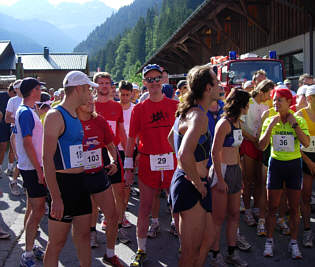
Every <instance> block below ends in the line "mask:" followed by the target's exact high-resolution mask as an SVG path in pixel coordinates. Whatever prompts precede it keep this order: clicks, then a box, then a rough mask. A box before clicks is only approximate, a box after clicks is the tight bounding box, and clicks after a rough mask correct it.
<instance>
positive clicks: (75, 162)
mask: <svg viewBox="0 0 315 267" xmlns="http://www.w3.org/2000/svg"><path fill="white" fill-rule="evenodd" d="M70 164H71V168H79V167H83V166H84V158H83V146H82V145H73V146H70Z"/></svg>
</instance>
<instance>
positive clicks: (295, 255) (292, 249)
mask: <svg viewBox="0 0 315 267" xmlns="http://www.w3.org/2000/svg"><path fill="white" fill-rule="evenodd" d="M288 250H289V253H291V257H292V259H294V260H297V259H302V258H303V257H302V253H301V251H300V249H299V245H298V244H297V243H296V242H294V243H293V242H290V243H289V247H288Z"/></svg>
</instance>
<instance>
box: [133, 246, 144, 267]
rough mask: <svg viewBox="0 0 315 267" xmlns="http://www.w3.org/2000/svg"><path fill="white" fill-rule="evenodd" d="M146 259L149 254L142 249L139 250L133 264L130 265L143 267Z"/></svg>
mask: <svg viewBox="0 0 315 267" xmlns="http://www.w3.org/2000/svg"><path fill="white" fill-rule="evenodd" d="M146 257H147V253H145V252H144V251H143V250H141V249H138V250H137V252H136V255H135V256H134V258H133V260H132V262H131V263H130V267H141V266H142V264H143V262H144V261H145V258H146Z"/></svg>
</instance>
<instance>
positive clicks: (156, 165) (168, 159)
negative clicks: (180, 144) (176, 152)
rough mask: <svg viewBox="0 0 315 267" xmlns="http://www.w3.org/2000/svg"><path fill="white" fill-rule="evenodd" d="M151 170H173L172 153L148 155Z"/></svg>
mask: <svg viewBox="0 0 315 267" xmlns="http://www.w3.org/2000/svg"><path fill="white" fill-rule="evenodd" d="M150 167H151V171H169V170H174V158H173V153H168V154H161V155H150Z"/></svg>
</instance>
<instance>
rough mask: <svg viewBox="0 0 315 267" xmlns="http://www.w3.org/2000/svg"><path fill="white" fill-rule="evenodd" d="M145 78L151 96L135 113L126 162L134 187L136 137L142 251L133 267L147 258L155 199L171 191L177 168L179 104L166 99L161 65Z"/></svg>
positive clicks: (149, 68) (151, 67) (148, 71)
mask: <svg viewBox="0 0 315 267" xmlns="http://www.w3.org/2000/svg"><path fill="white" fill-rule="evenodd" d="M142 78H143V80H142V82H143V84H144V86H146V87H147V88H148V90H149V94H150V96H149V98H148V99H146V100H145V101H143V102H142V103H139V104H137V105H136V106H135V107H134V109H133V111H132V113H131V120H130V129H129V136H128V142H127V147H126V150H125V151H126V158H125V162H124V168H125V180H126V184H127V185H131V184H132V182H133V173H132V170H133V167H134V164H133V158H132V155H133V149H134V146H135V142H136V138H139V146H138V151H139V153H140V158H139V166H138V177H139V181H138V182H139V190H140V206H139V213H138V222H137V242H138V251H137V253H136V255H135V259H134V260H133V262H132V263H131V265H130V266H141V265H142V262H143V261H144V259H145V257H146V239H147V231H148V228H149V215H150V212H151V209H152V202H153V198H154V196H155V195H156V194H158V193H159V192H160V190H161V189H166V190H168V189H169V186H170V183H171V179H172V176H173V172H174V168H175V166H176V158H175V155H174V153H173V150H172V148H171V146H170V144H169V143H168V141H167V136H168V134H169V132H170V130H171V129H172V126H173V124H174V120H175V112H176V109H177V103H178V102H177V101H175V100H172V99H169V98H166V97H164V96H163V94H162V70H161V68H160V66H158V65H156V64H153V65H147V66H146V67H144V69H143V71H142Z"/></svg>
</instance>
